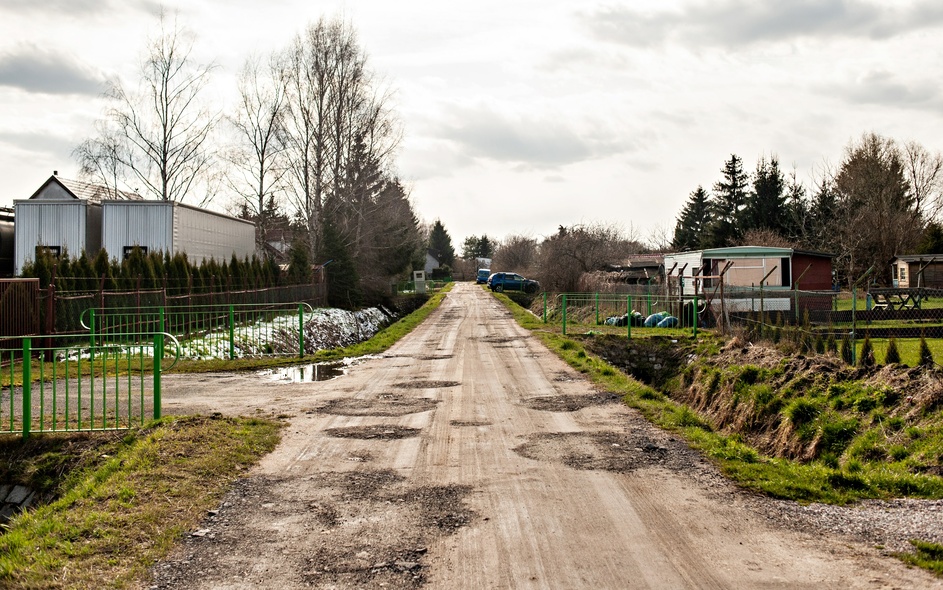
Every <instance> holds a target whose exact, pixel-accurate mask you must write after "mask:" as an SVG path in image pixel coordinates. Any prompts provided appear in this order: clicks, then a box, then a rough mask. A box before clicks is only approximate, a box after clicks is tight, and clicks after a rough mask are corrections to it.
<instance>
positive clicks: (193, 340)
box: [81, 303, 314, 360]
mask: <svg viewBox="0 0 943 590" xmlns="http://www.w3.org/2000/svg"><path fill="white" fill-rule="evenodd" d="M313 311H314V310H313V308H312V307H311V306H310V305H308V304H307V303H290V304H281V303H273V304H224V305H186V306H146V307H130V308H128V307H125V308H91V309H87V310H86V311H85V312H83V313H82V316H81V325H82V327H83V328H85V329H86V330H88V332H89V337H90V339H91V340H92V341H96V342H106V341H107V342H121V335H122V334H134V333H142V332H148V331H155V332H168V333H170V334H173V335H174V336H176V338H177V340H178V341H179V342H180V347H181V355H182V356H184V357H186V358H225V359H230V360H231V359H234V358H238V357H246V356H264V355H298V356H304V324H305V315H306V314H308V315H310V314H311V313H313Z"/></svg>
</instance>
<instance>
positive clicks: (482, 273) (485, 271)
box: [475, 268, 491, 285]
mask: <svg viewBox="0 0 943 590" xmlns="http://www.w3.org/2000/svg"><path fill="white" fill-rule="evenodd" d="M490 276H491V269H490V268H479V269H478V277H477V278H476V279H475V284H476V285H484V284H485V283H487V282H488V277H490Z"/></svg>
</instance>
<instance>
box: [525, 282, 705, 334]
mask: <svg viewBox="0 0 943 590" xmlns="http://www.w3.org/2000/svg"><path fill="white" fill-rule="evenodd" d="M705 315H706V314H705V309H704V307H703V305H701V302H699V300H698V298H697V297H691V298H688V299H679V298H678V297H666V296H664V295H661V296H659V295H656V294H653V293H644V294H641V295H629V294H619V293H560V294H556V295H548V294H545V295H544V312H543V320H544V322H545V323H546V322H549V321H554V322H556V321H559V322H561V323H562V330H563V334H566V333H567V331H568V330H570V331H573V330H587V329H591V330H593V331H603V332H613V333H625V335H626V337H628V338H631V337H632V330H633V328H643V329H645V328H660V329H664V328H681V329H691V330H692V331H693V335H694V336H696V335H697V330H698V326H699V325H704V316H705Z"/></svg>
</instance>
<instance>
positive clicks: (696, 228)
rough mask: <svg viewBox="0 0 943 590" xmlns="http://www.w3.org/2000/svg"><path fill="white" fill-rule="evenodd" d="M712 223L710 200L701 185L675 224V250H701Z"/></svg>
mask: <svg viewBox="0 0 943 590" xmlns="http://www.w3.org/2000/svg"><path fill="white" fill-rule="evenodd" d="M709 225H710V200H709V197H708V195H707V191H705V190H704V187H702V186H699V187H697V189H695V191H694V192H692V193H691V195H690V196H689V197H688V202H687V203H685V205H684V208H683V209H682V210H681V214H680V215H679V216H678V221H677V223H676V224H675V233H674V238H672V240H671V247H672V248H674V249H675V250H679V251H684V250H699V249H701V248H703V247H704V245H705V244H706V243H707V228H708V227H709Z"/></svg>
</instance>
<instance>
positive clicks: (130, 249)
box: [121, 246, 147, 260]
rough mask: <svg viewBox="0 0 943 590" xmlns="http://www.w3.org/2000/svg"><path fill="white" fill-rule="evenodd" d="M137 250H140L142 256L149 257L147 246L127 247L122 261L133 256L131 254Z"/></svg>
mask: <svg viewBox="0 0 943 590" xmlns="http://www.w3.org/2000/svg"><path fill="white" fill-rule="evenodd" d="M135 248H137V249H138V250H140V251H141V254H143V255H145V256H147V246H125V247H124V248H123V249H122V253H121V259H122V260H125V259H127V257H128V256H131V252H133V251H134V249H135Z"/></svg>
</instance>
